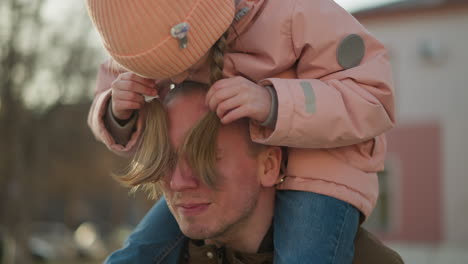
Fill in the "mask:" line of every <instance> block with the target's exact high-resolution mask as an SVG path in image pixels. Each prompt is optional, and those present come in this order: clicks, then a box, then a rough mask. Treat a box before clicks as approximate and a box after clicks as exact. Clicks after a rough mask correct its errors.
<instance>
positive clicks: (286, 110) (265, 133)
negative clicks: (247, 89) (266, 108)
mask: <svg viewBox="0 0 468 264" xmlns="http://www.w3.org/2000/svg"><path fill="white" fill-rule="evenodd" d="M260 85H262V86H270V87H271V88H272V89H274V91H275V94H276V95H277V96H276V99H277V111H276V113H277V118H276V124H275V126H274V127H273V128H270V127H266V126H261V125H259V124H258V123H256V122H250V137H251V138H252V141H255V142H257V143H261V144H267V145H281V143H282V142H284V141H285V139H286V138H287V137H288V135H289V133H290V129H291V123H292V122H293V120H292V118H293V113H294V100H293V95H292V94H291V91H290V89H289V87H288V82H287V81H286V80H283V79H278V78H271V79H265V80H262V81H260ZM276 87H281V88H280V89H276Z"/></svg>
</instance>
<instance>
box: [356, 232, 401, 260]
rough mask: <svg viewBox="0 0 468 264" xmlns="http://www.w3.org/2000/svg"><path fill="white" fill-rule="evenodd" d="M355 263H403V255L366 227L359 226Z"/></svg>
mask: <svg viewBox="0 0 468 264" xmlns="http://www.w3.org/2000/svg"><path fill="white" fill-rule="evenodd" d="M353 263H355V264H358V263H359V264H367V263H369V264H371V263H379V264H401V263H404V261H403V259H402V258H401V256H400V255H399V254H398V253H397V252H395V251H394V250H392V249H391V248H389V247H387V246H386V245H384V244H383V243H382V242H381V241H380V240H379V239H377V238H376V237H375V236H374V235H373V234H371V233H370V232H369V231H367V230H366V229H364V228H359V230H358V233H357V235H356V239H355V241H354V260H353Z"/></svg>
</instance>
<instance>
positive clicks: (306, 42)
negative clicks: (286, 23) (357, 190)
mask: <svg viewBox="0 0 468 264" xmlns="http://www.w3.org/2000/svg"><path fill="white" fill-rule="evenodd" d="M350 35H353V36H356V35H357V36H359V37H358V39H359V38H360V39H361V40H362V41H363V43H364V47H365V48H364V55H363V57H362V60H361V61H360V63H359V64H358V65H357V66H353V67H347V68H344V67H343V66H342V65H343V64H342V63H341V64H340V62H339V59H338V57H339V56H343V54H340V53H339V49H340V48H343V47H342V46H343V45H345V44H343V43H345V41H344V40H345V39H346V37H348V36H350ZM291 38H292V43H293V48H294V54H295V56H296V57H297V64H296V75H297V78H298V79H279V78H269V79H265V80H262V81H261V82H260V83H261V84H262V85H272V86H273V87H274V88H275V90H276V92H277V95H278V106H279V107H278V119H277V123H276V127H275V129H268V128H263V127H260V126H251V135H252V138H253V140H255V141H257V142H260V143H264V144H270V145H282V146H289V147H297V148H335V147H341V146H348V145H353V144H356V143H360V142H364V141H367V140H369V139H372V138H374V137H376V136H378V135H381V134H382V133H383V132H385V131H387V130H388V129H390V128H392V127H393V125H394V95H393V83H392V71H391V65H390V62H389V59H388V54H387V51H386V49H385V48H384V46H383V45H382V44H381V43H379V42H378V41H377V40H376V39H375V38H374V37H372V36H371V35H370V34H369V32H368V31H367V30H365V29H364V27H363V26H362V25H361V24H360V23H359V22H357V21H356V20H355V19H354V17H352V16H351V15H350V14H349V13H347V12H346V11H345V10H343V9H342V8H340V7H338V6H337V5H336V4H335V3H334V2H333V1H329V0H325V1H324V0H319V1H310V0H298V1H297V3H296V7H295V11H294V12H293V16H292V18H291ZM344 48H345V49H344V50H345V52H344V54H345V55H346V53H348V55H350V54H351V57H352V56H354V55H353V53H352V52H354V50H353V46H352V45H349V47H346V45H345V47H344ZM346 48H348V50H347V51H346ZM350 51H351V52H350Z"/></svg>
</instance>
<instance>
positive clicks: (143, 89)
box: [111, 79, 158, 96]
mask: <svg viewBox="0 0 468 264" xmlns="http://www.w3.org/2000/svg"><path fill="white" fill-rule="evenodd" d="M111 87H112V89H113V90H119V91H129V92H134V93H139V94H144V95H150V96H155V95H157V94H158V91H157V89H156V88H155V87H154V86H151V87H149V86H146V85H142V84H141V83H138V82H135V81H128V80H122V79H120V80H116V81H114V82H113V83H112V85H111Z"/></svg>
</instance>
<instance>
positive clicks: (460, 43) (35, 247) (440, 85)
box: [0, 0, 468, 264]
mask: <svg viewBox="0 0 468 264" xmlns="http://www.w3.org/2000/svg"><path fill="white" fill-rule="evenodd" d="M83 2H84V1H63V0H62V1H61V0H1V1H0V150H1V152H0V264H6V263H8V264H10V263H101V262H102V260H103V259H104V258H105V256H106V255H108V254H109V252H111V251H113V250H115V249H116V248H118V247H120V246H121V245H122V243H123V240H124V239H125V238H126V236H127V235H128V233H129V232H130V231H131V229H132V228H133V227H134V226H135V224H136V223H138V221H139V219H141V217H142V216H143V215H144V214H145V212H146V211H147V210H148V209H149V208H150V206H151V205H152V204H153V202H154V201H149V200H148V199H146V196H145V195H144V194H138V193H137V194H135V195H133V194H132V195H131V194H129V192H128V190H127V189H125V188H123V187H121V186H119V185H118V184H117V183H116V182H115V181H113V180H112V179H111V177H110V176H109V175H110V173H111V172H112V171H116V170H118V169H120V168H122V167H123V166H124V165H125V164H126V161H125V160H123V159H121V158H118V157H117V156H115V155H114V154H111V153H110V151H108V150H107V149H106V148H105V146H104V145H103V144H101V143H98V142H96V140H95V139H94V137H93V136H92V134H91V132H90V130H89V129H88V127H87V124H86V117H87V113H88V110H89V107H90V104H91V100H92V96H93V89H94V84H95V77H96V72H97V68H98V65H99V63H100V62H102V61H103V60H104V59H105V58H106V54H105V52H104V50H103V48H102V47H101V44H100V40H99V37H98V35H97V34H96V32H95V31H94V30H93V29H92V26H91V23H90V20H89V18H88V17H87V13H86V10H85V8H84V6H83ZM336 2H338V3H339V4H341V5H342V6H343V7H344V8H346V9H347V10H349V11H350V12H352V13H353V15H354V16H355V17H356V18H357V19H358V20H359V21H360V22H361V23H363V24H364V26H366V27H367V29H368V30H369V31H370V32H372V33H373V34H374V35H375V36H376V37H377V38H378V39H380V40H381V41H382V42H383V43H384V44H385V45H386V47H387V48H388V49H389V51H390V55H391V60H392V65H393V70H394V75H395V89H396V91H395V92H396V106H397V107H396V111H397V121H398V124H397V126H396V128H395V129H393V130H392V131H391V132H389V133H388V151H389V153H388V159H387V162H386V169H385V171H384V172H382V173H381V174H380V190H381V195H380V199H379V202H378V206H377V208H376V210H375V211H374V213H373V215H372V216H371V217H370V219H369V221H367V222H366V224H365V225H366V226H367V228H368V229H370V230H372V232H374V233H375V234H377V235H378V236H379V237H380V238H381V239H383V240H384V241H385V243H386V244H388V245H390V246H391V247H392V248H394V249H396V250H397V251H398V252H399V253H400V254H401V255H402V256H403V258H404V259H405V261H406V262H407V263H425V264H432V263H434V264H435V263H444V264H445V263H460V264H461V263H468V224H467V220H466V219H468V192H467V190H466V189H467V186H468V153H467V150H468V140H467V139H466V136H465V135H466V132H467V131H468V105H467V104H466V101H468V67H467V65H468V0H402V1H398V0H381V1H380V0H360V1H358V0H337V1H336Z"/></svg>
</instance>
